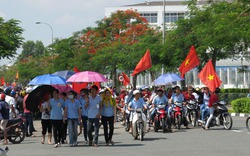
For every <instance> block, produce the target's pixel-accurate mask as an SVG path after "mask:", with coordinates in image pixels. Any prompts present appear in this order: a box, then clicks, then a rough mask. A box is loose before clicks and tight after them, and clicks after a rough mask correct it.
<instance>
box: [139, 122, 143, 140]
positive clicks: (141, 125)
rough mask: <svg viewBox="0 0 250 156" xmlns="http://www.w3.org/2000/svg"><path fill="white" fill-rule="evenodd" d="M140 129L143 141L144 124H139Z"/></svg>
mask: <svg viewBox="0 0 250 156" xmlns="http://www.w3.org/2000/svg"><path fill="white" fill-rule="evenodd" d="M139 129H140V131H139V133H140V134H139V136H140V140H141V141H143V124H142V123H140V124H139Z"/></svg>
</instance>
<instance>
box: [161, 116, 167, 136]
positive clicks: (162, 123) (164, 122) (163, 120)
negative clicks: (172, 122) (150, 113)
mask: <svg viewBox="0 0 250 156" xmlns="http://www.w3.org/2000/svg"><path fill="white" fill-rule="evenodd" d="M161 125H162V131H163V133H166V132H167V129H166V120H165V119H161Z"/></svg>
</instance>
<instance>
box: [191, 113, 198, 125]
mask: <svg viewBox="0 0 250 156" xmlns="http://www.w3.org/2000/svg"><path fill="white" fill-rule="evenodd" d="M190 119H191V124H192V125H193V126H194V127H196V122H197V117H196V113H195V112H192V113H191V116H190Z"/></svg>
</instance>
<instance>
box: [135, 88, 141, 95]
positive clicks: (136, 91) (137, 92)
mask: <svg viewBox="0 0 250 156" xmlns="http://www.w3.org/2000/svg"><path fill="white" fill-rule="evenodd" d="M140 93H141V91H140V90H138V89H136V90H134V91H133V95H136V94H140Z"/></svg>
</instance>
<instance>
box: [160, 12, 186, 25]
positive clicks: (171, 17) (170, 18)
mask: <svg viewBox="0 0 250 156" xmlns="http://www.w3.org/2000/svg"><path fill="white" fill-rule="evenodd" d="M184 16H185V13H165V22H166V23H174V22H176V21H177V20H179V19H183V18H184Z"/></svg>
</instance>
